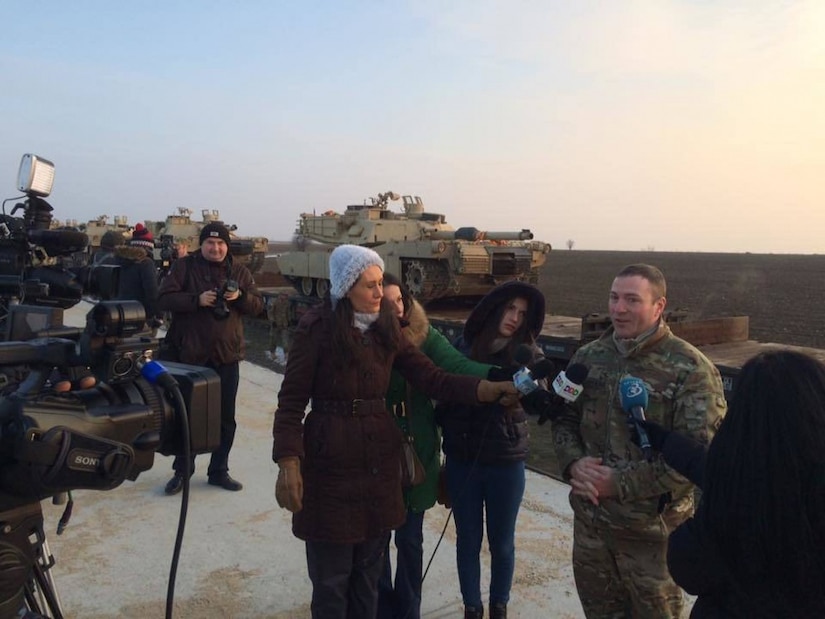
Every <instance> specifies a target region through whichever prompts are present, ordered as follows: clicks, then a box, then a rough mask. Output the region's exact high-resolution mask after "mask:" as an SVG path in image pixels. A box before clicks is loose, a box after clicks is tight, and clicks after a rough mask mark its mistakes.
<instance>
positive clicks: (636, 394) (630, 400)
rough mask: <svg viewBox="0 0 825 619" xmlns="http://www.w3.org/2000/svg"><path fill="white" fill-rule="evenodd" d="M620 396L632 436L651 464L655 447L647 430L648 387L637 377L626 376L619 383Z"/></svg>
mask: <svg viewBox="0 0 825 619" xmlns="http://www.w3.org/2000/svg"><path fill="white" fill-rule="evenodd" d="M619 395H620V396H621V399H622V409H623V410H624V412H625V413H627V422H628V426H629V427H630V433H631V436H632V435H633V434H635V435H636V437H637V438H638V441H633V442H634V443H637V444H638V445H639V447H640V448H641V450H642V453H643V454H644V456H645V459H646V460H647V461H648V462H650V461H652V460H653V447H652V446H651V444H650V437H649V436H648V434H647V430H646V429H645V426H644V424H645V408H647V403H648V393H647V387H645V384H644V382H642V379H640V378H636V377H635V376H626V377H625V378H623V379H622V380H621V382H620V383H619Z"/></svg>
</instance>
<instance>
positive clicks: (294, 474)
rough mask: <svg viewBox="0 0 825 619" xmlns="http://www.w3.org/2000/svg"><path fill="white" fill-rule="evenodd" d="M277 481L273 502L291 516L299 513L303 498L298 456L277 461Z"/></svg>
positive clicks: (302, 480)
mask: <svg viewBox="0 0 825 619" xmlns="http://www.w3.org/2000/svg"><path fill="white" fill-rule="evenodd" d="M278 468H279V469H280V470H279V471H278V481H277V482H275V500H277V501H278V505H279V506H280V507H285V508H287V509H288V510H289V511H291V512H292V513H293V514H294V513H296V512H299V511H301V509H302V508H303V506H304V505H303V502H302V501H303V498H304V478H303V477H301V461H300V459H299V458H298V456H290V457H287V458H281V459H280V460H278Z"/></svg>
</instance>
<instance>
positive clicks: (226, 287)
mask: <svg viewBox="0 0 825 619" xmlns="http://www.w3.org/2000/svg"><path fill="white" fill-rule="evenodd" d="M227 292H238V282H236V281H235V280H234V279H228V280H226V281H225V282H224V283H223V286H221V287H219V288H216V289H215V294H217V297H215V305H214V307H213V308H212V311H213V312H214V313H215V316H216V317H218V318H227V317H228V316H229V307H228V306H227V305H226V299H225V298H224V296H223V295H225V294H226V293H227Z"/></svg>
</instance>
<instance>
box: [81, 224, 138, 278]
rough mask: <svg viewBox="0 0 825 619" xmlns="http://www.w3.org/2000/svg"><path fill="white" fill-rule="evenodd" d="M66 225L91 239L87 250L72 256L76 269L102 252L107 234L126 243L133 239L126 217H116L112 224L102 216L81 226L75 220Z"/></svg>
mask: <svg viewBox="0 0 825 619" xmlns="http://www.w3.org/2000/svg"><path fill="white" fill-rule="evenodd" d="M65 225H66V226H70V227H73V228H76V229H77V230H80V231H81V232H85V233H86V236H88V237H89V244H88V245H87V246H86V249H85V250H83V251H82V252H77V253H75V254H72V260H71V265H72V266H76V267H77V266H83V265H85V264H88V263H89V262H91V257H92V256H94V254H95V253H97V252H98V251H99V250H100V242H101V241H102V240H103V235H104V234H106V233H107V232H114V233H115V234H119V235H121V236H122V237H123V242H124V243H125V242H126V241H128V240H129V239H130V238H132V226H130V225H129V220H128V218H127V217H126V216H125V215H115V216H114V217H113V218H112V221H111V222H110V221H109V216H108V215H100V216H99V217H98V218H97V219H92V220H90V221H87V222H86V223H81V224H78V223H77V222H76V221H75V220H67V221H66V222H65Z"/></svg>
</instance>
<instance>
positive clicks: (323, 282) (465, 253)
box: [277, 191, 550, 304]
mask: <svg viewBox="0 0 825 619" xmlns="http://www.w3.org/2000/svg"><path fill="white" fill-rule="evenodd" d="M399 199H402V198H401V196H399V195H398V194H396V193H394V192H392V191H388V192H386V193H381V194H378V196H377V197H376V198H369V199H368V200H367V201H365V203H364V204H356V205H350V206H347V208H346V211H345V212H344V213H336V212H335V211H327V212H325V213H322V214H321V215H316V214H314V213H303V214H302V215H301V216H300V219H299V220H298V226H297V229H296V231H295V240H296V248H297V249H296V251H290V252H287V253H284V254H281V255H280V256H278V258H277V261H278V268H279V269H280V271H281V274H282V275H283V276H284V277H285V278H286V279H287V280H288V281H290V282H291V283H292V285H293V286H295V288H296V289H297V290H298V292H300V293H302V294H303V295H305V296H317V297H322V296H324V295H325V294H326V293H327V291H328V290H329V266H328V261H329V252H331V251H332V250H333V249H334V248H335V246H336V245H341V244H344V243H351V244H356V245H364V246H367V247H371V248H372V249H374V250H375V251H377V252H378V253H379V254H380V255H381V257H382V258H383V260H384V264H385V267H386V269H387V271H388V272H390V273H393V274H395V275H396V276H398V277H400V278H401V279H402V281H403V282H404V283H405V284H406V285H407V287H408V288H409V289H410V292H411V293H412V294H413V295H414V296H415V297H416V298H417V299H418V300H419V301H420V302H422V303H424V304H426V303H430V302H431V301H435V300H439V299H458V298H472V299H476V298H478V297H480V296H482V295H484V294H486V293H487V292H488V291H489V290H490V289H491V288H493V287H494V286H496V285H497V284H499V283H501V282H504V281H507V280H511V279H518V280H522V281H527V282H530V283H536V282H537V281H538V276H539V269H540V267H541V266H542V265H543V264H544V261H545V259H546V254H547V252H549V251H550V245H548V244H547V243H543V242H540V241H534V240H533V233H532V232H530V230H520V231H517V232H482V231H480V230H477V229H476V228H457V229H456V228H453V227H452V226H451V225H449V224H448V223H447V221H446V219H445V217H444V215H441V214H439V213H431V212H428V211H427V210H426V209H425V207H424V202H423V201H422V200H421V198H420V197H418V196H403V202H402V211H401V212H393V211H391V210H390V209H389V208H388V202H389V201H390V200H393V201H396V200H399Z"/></svg>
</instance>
